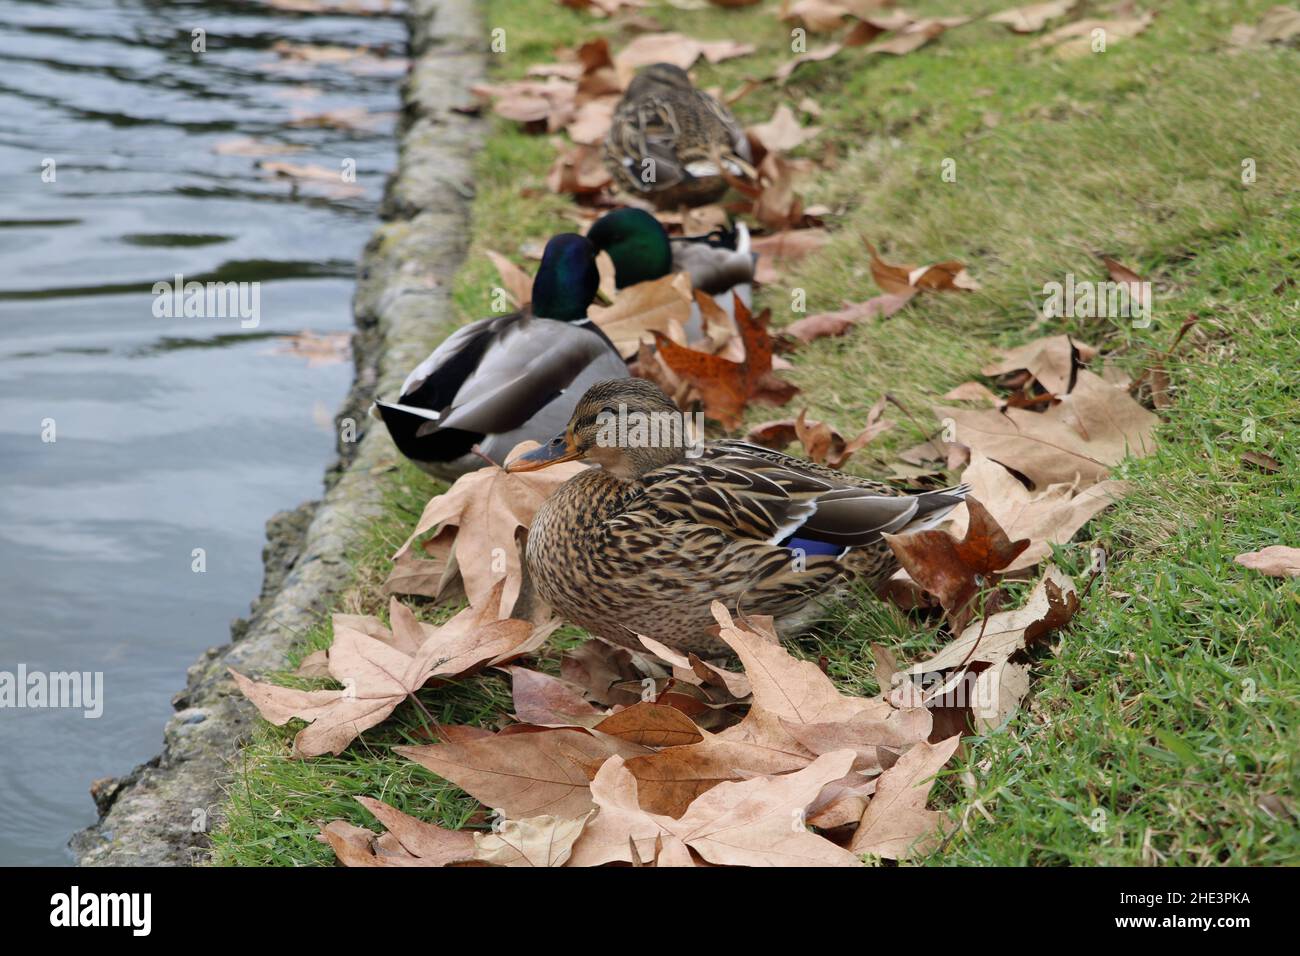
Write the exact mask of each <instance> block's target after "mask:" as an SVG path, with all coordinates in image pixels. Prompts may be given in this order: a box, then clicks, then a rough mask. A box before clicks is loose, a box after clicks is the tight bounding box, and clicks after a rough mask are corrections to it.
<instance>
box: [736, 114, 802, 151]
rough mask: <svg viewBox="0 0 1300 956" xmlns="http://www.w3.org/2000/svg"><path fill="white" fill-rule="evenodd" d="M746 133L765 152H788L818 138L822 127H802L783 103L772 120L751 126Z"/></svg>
mask: <svg viewBox="0 0 1300 956" xmlns="http://www.w3.org/2000/svg"><path fill="white" fill-rule="evenodd" d="M746 132H747V133H748V134H749V136H750V139H751V141H752V140H757V141H758V143H759V144H760V145H761V146H762V147H763V149H764V150H765V151H768V152H771V151H773V150H777V151H780V152H788V151H790V150H792V149H795V148H797V147H799V146H802V145H803V144H804V143H806V142H808V141H809V140H810V139H812V138H813V137H815V136H817V134H819V133H820V132H821V127H820V126H802V125H800V123H799V120H798V118H797V117H796V116H795V115H794V110H792V109H790V107H789V106H787V105H786V104H785V103H782V104H780V105H779V106H777V108H776V112H775V113H773V114H772V118H771V119H770V120H768V121H767V122H766V123H758V124H756V125H754V126H750V127H749V128H748V129H747V130H746Z"/></svg>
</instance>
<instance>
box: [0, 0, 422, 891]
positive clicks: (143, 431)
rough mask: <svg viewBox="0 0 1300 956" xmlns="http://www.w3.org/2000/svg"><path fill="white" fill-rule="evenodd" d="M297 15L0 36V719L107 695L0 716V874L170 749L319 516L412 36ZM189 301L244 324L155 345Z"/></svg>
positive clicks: (46, 28)
mask: <svg viewBox="0 0 1300 956" xmlns="http://www.w3.org/2000/svg"><path fill="white" fill-rule="evenodd" d="M340 2H341V0H321V3H322V4H323V5H325V6H329V5H330V4H331V3H333V4H336V5H337V4H338V3H340ZM349 5H350V6H353V7H356V6H365V4H357V3H353V4H349ZM314 6H316V4H314V3H312V2H308V0H257V2H254V0H246V2H234V0H231V2H215V0H201V2H188V3H182V2H167V0H54V2H49V0H42V2H33V0H5V3H4V4H3V7H2V8H0V170H3V175H2V176H0V264H2V267H0V408H2V409H3V415H0V475H2V476H3V493H2V494H0V609H2V611H0V705H4V704H5V701H6V698H5V681H6V674H7V675H9V676H8V680H9V681H10V682H11V683H10V688H11V690H12V689H13V683H12V682H13V681H15V680H17V678H18V677H19V676H20V671H24V672H25V673H26V674H27V675H32V674H38V675H49V674H52V673H57V672H81V673H88V674H92V675H93V674H95V673H102V675H103V677H102V680H103V684H102V695H101V699H100V700H99V701H97V702H95V701H87V700H83V701H82V702H81V703H82V705H83V706H82V707H81V708H74V707H48V706H46V707H40V706H35V705H36V704H38V703H39V702H40V698H39V697H37V696H34V694H35V691H33V690H32V689H31V688H32V687H34V686H36V684H37V683H39V682H40V680H41V679H42V678H39V677H38V678H32V677H30V676H28V679H27V691H28V693H27V695H26V696H24V695H23V693H22V691H23V689H24V688H22V687H19V688H18V692H17V694H16V695H15V694H12V693H11V695H10V697H9V698H8V704H9V705H8V706H0V864H11V865H12V864H40V863H45V864H49V863H55V864H57V863H68V862H71V861H72V857H71V854H70V852H69V851H68V850H67V848H66V842H67V839H68V837H69V836H70V834H71V833H72V831H74V830H76V829H78V828H80V827H83V826H86V825H87V824H89V823H91V822H93V821H94V818H95V808H94V804H93V802H92V801H91V798H90V796H89V795H88V789H87V788H88V787H89V785H90V783H91V781H92V780H93V779H95V778H97V777H103V776H108V775H120V774H122V773H125V772H126V771H127V770H129V769H130V768H131V767H132V766H134V765H135V764H137V763H139V762H141V761H142V760H145V759H148V758H149V757H150V756H152V755H153V754H155V753H157V752H158V751H159V750H160V749H161V737H162V734H161V731H162V726H163V724H164V722H165V721H166V719H167V717H168V715H169V714H170V712H171V706H170V697H171V695H172V694H173V693H174V692H176V691H177V690H180V689H181V688H182V687H183V686H184V682H185V669H186V667H187V666H188V665H189V664H191V663H192V662H193V661H194V660H195V659H196V657H197V656H198V655H199V653H200V652H201V651H202V650H203V649H205V648H207V647H210V646H213V645H217V644H222V643H225V642H226V641H228V640H229V630H228V629H229V624H230V621H231V619H232V618H235V617H237V616H240V615H242V614H244V613H245V612H246V611H247V609H248V604H249V601H250V600H251V599H252V598H253V597H254V596H255V595H256V593H257V591H258V588H259V586H260V582H261V574H262V569H261V549H262V545H263V541H264V525H265V521H266V519H267V518H268V517H269V516H270V515H271V514H272V513H274V512H275V511H278V510H281V509H284V508H292V507H294V506H295V505H297V504H298V503H299V502H301V501H303V500H305V499H308V498H312V497H317V496H318V495H319V494H320V493H321V490H322V489H321V476H322V471H323V469H324V467H325V466H326V465H327V464H328V463H329V461H330V460H332V458H333V456H334V445H335V437H334V434H333V423H332V417H333V414H334V411H335V409H336V408H337V406H338V404H339V402H340V400H341V399H342V397H343V396H344V394H345V392H346V391H347V388H348V386H349V384H350V382H351V375H352V365H351V360H350V358H348V356H347V355H346V352H345V351H344V350H343V349H342V348H341V346H344V345H345V344H346V333H347V332H348V331H349V330H350V328H351V324H352V319H351V308H350V306H351V296H352V291H353V289H352V287H353V272H354V268H355V262H356V259H357V256H358V254H359V253H360V251H361V248H362V246H363V245H364V244H365V242H366V240H367V238H368V237H369V235H370V232H371V230H372V229H373V228H374V225H375V217H376V206H377V203H378V201H379V199H380V197H381V194H382V189H383V182H384V178H385V176H386V174H387V173H388V172H389V170H390V169H391V168H392V165H393V161H394V155H393V138H392V134H393V129H394V124H395V121H396V116H395V111H396V110H397V109H398V108H399V100H398V86H399V83H400V79H401V76H402V74H403V72H404V61H403V60H402V59H401V57H402V56H403V55H404V53H405V43H406V31H405V27H404V25H403V24H402V22H401V20H400V17H399V16H397V15H395V11H392V10H384V11H382V12H381V14H380V15H359V14H356V13H352V14H337V15H336V14H333V13H321V12H312V11H311V8H312V7H314ZM368 6H369V8H370V9H372V10H373V9H376V8H381V7H384V6H386V4H385V0H370V3H369V5H368ZM196 31H198V32H196ZM196 48H199V49H196ZM358 48H364V49H358ZM276 164H283V165H276ZM352 170H355V181H352V180H353V177H352V176H351V171H352ZM178 275H179V276H182V277H183V282H185V283H188V282H191V281H198V282H202V283H208V282H233V283H240V284H241V285H239V286H235V287H232V288H235V289H237V290H238V291H239V292H241V293H242V294H243V296H244V298H243V305H244V306H246V307H249V308H246V309H245V311H243V312H238V311H233V312H232V311H228V312H227V314H226V315H225V316H224V317H222V316H220V315H213V314H211V313H212V312H216V311H219V310H218V309H215V308H214V307H213V306H214V303H215V300H214V302H213V303H207V302H205V303H203V305H204V306H205V309H204V314H203V315H193V314H191V315H190V316H189V317H186V316H185V314H184V310H182V314H181V315H179V316H175V317H168V316H167V308H166V304H165V302H164V300H165V299H167V296H165V295H160V294H155V291H156V288H157V291H158V292H162V291H164V290H163V289H162V287H156V284H157V283H160V282H166V283H172V284H175V283H176V276H178ZM254 283H255V284H256V285H254ZM223 301H224V299H223ZM230 301H231V304H232V305H236V306H237V305H238V304H239V300H238V299H237V298H236V299H232V300H230ZM252 306H256V308H252ZM93 685H94V678H91V679H90V681H89V686H91V687H93ZM16 703H26V704H30V705H33V706H26V707H18V706H13V705H14V704H16ZM87 704H90V707H89V708H88V707H87V706H85V705H87ZM101 706H102V714H101V715H100V716H98V717H87V716H85V712H86V710H87V709H89V710H91V711H92V712H93V711H94V710H95V709H98V708H99V707H101Z"/></svg>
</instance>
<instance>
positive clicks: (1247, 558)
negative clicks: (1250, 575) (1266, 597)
mask: <svg viewBox="0 0 1300 956" xmlns="http://www.w3.org/2000/svg"><path fill="white" fill-rule="evenodd" d="M1232 560H1233V561H1235V562H1237V563H1238V564H1240V565H1241V566H1242V567H1243V568H1250V569H1251V570H1252V571H1259V572H1260V573H1261V574H1267V575H1269V576H1270V577H1274V578H1296V577H1300V548H1291V547H1287V546H1286V545H1281V544H1273V545H1269V546H1268V547H1267V548H1264V549H1262V550H1260V551H1248V552H1246V553H1245V554H1239V555H1237V556H1236V557H1235V558H1233V559H1232Z"/></svg>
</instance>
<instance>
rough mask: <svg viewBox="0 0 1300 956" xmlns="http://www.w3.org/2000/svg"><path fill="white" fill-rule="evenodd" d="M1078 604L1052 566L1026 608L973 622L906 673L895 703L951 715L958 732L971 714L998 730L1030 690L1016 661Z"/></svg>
mask: <svg viewBox="0 0 1300 956" xmlns="http://www.w3.org/2000/svg"><path fill="white" fill-rule="evenodd" d="M1079 600H1080V598H1079V594H1078V591H1077V589H1076V588H1075V586H1074V582H1073V581H1072V580H1071V579H1070V577H1069V576H1068V575H1066V574H1064V573H1062V572H1061V571H1060V570H1059V569H1058V568H1056V567H1055V566H1054V565H1048V567H1047V568H1046V569H1045V570H1044V572H1043V576H1042V578H1040V579H1039V581H1038V584H1037V585H1036V586H1035V587H1034V590H1033V592H1031V594H1030V595H1029V598H1028V599H1027V600H1026V601H1025V603H1024V605H1023V606H1022V607H1019V608H1016V609H1014V610H1010V611H998V612H997V613H995V614H991V615H989V617H988V619H987V620H981V621H973V622H971V624H969V625H968V626H967V627H966V629H965V630H964V631H963V632H962V633H961V635H960V636H959V637H958V638H957V639H956V640H954V641H952V642H951V643H949V644H947V645H945V646H944V648H943V649H942V650H941V651H939V653H938V654H935V655H934V656H933V657H930V658H928V659H926V660H924V661H920V662H918V663H916V664H913V665H912V666H911V667H909V668H907V669H906V670H905V671H902V672H901V676H902V677H905V678H907V679H906V680H903V681H900V682H898V683H897V685H896V686H895V687H894V689H893V690H892V691H891V693H890V700H891V701H892V702H893V703H895V704H898V705H900V706H902V705H904V704H915V703H918V702H924V703H925V705H926V706H927V707H930V708H934V709H935V713H936V721H937V720H938V717H939V715H940V711H949V712H951V716H952V717H953V718H955V719H953V720H952V722H953V723H954V724H955V725H956V727H957V728H964V727H965V726H966V719H967V716H969V717H973V718H974V720H975V724H976V727H977V728H978V729H980V730H996V729H997V728H999V727H1001V726H1002V725H1003V724H1004V723H1005V722H1006V721H1007V719H1009V718H1010V717H1011V716H1012V715H1013V714H1014V713H1015V712H1016V710H1017V709H1018V708H1019V706H1020V701H1021V699H1022V698H1023V697H1024V695H1025V693H1026V692H1027V691H1028V689H1029V680H1028V672H1027V671H1026V670H1025V669H1023V668H1021V667H1020V666H1019V665H1018V664H1012V663H1011V658H1012V657H1013V656H1014V655H1017V654H1020V653H1021V652H1023V651H1025V650H1027V649H1028V648H1030V647H1031V646H1033V645H1034V644H1035V643H1037V642H1038V641H1040V640H1042V639H1043V638H1044V637H1045V636H1046V635H1047V634H1049V633H1051V632H1052V631H1054V630H1057V629H1059V628H1062V627H1064V626H1065V625H1066V624H1068V623H1069V622H1070V621H1071V620H1072V619H1073V617H1074V615H1075V614H1076V613H1077V612H1078V610H1079ZM971 675H975V677H974V681H973V682H971V681H970V676H971ZM918 679H919V683H918V682H917V681H918ZM963 685H965V686H963Z"/></svg>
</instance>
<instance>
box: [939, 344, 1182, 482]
mask: <svg viewBox="0 0 1300 956" xmlns="http://www.w3.org/2000/svg"><path fill="white" fill-rule="evenodd" d="M1057 397H1058V398H1060V403H1059V404H1057V405H1055V406H1053V407H1051V408H1049V409H1047V410H1046V411H1043V412H1035V411H1026V410H1025V409H1020V408H1007V409H1004V410H996V409H971V408H955V407H936V408H935V410H934V412H935V415H936V416H937V417H938V418H939V419H940V420H945V419H948V420H951V422H952V425H953V427H954V428H955V437H956V440H957V441H959V442H961V443H962V444H964V445H966V446H967V447H968V448H970V449H971V451H972V453H974V452H979V453H980V454H982V455H984V456H985V457H987V458H992V459H993V460H995V461H998V462H1001V463H1002V464H1003V465H1005V466H1007V467H1008V468H1014V469H1015V470H1016V471H1017V472H1019V473H1020V474H1022V475H1024V476H1025V477H1026V478H1027V479H1029V481H1031V482H1033V484H1034V486H1035V487H1036V488H1045V487H1046V486H1048V485H1052V484H1058V483H1061V482H1065V483H1073V482H1075V481H1078V482H1079V483H1080V486H1081V487H1083V486H1086V485H1089V484H1094V483H1096V482H1098V481H1100V480H1101V479H1103V478H1105V477H1106V476H1107V475H1108V473H1109V471H1110V469H1111V467H1113V466H1114V465H1116V464H1118V463H1119V462H1120V461H1121V460H1122V459H1123V458H1124V457H1125V455H1132V456H1134V457H1139V458H1140V457H1142V456H1144V455H1149V454H1151V453H1152V452H1153V451H1154V450H1155V426H1156V423H1157V422H1158V421H1159V419H1157V418H1156V416H1155V415H1154V414H1152V413H1151V412H1149V411H1147V410H1146V409H1145V408H1143V407H1142V406H1141V405H1139V404H1138V403H1137V402H1136V401H1134V400H1133V399H1132V398H1131V397H1129V394H1128V391H1127V390H1126V389H1122V388H1116V387H1115V386H1114V385H1111V384H1110V383H1108V382H1106V381H1104V380H1103V379H1101V378H1100V377H1098V376H1096V375H1094V374H1092V373H1091V372H1089V371H1087V370H1083V369H1080V370H1078V371H1077V373H1076V380H1075V385H1074V388H1073V389H1072V390H1071V391H1070V393H1069V394H1068V395H1058V396H1057Z"/></svg>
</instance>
